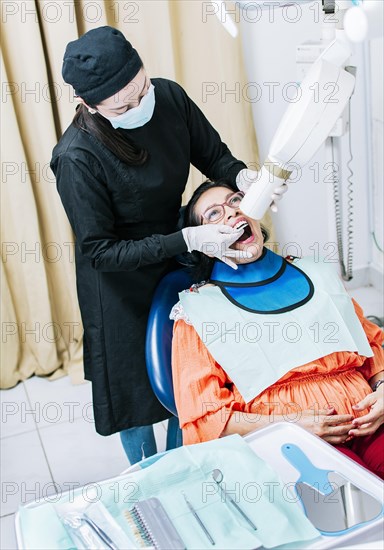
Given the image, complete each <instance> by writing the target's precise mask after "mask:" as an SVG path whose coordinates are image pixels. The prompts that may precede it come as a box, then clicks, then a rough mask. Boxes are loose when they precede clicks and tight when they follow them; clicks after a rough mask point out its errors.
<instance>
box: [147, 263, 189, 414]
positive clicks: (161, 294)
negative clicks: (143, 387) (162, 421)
mask: <svg viewBox="0 0 384 550" xmlns="http://www.w3.org/2000/svg"><path fill="white" fill-rule="evenodd" d="M191 284H192V280H191V276H190V274H189V273H188V272H187V270H186V269H178V270H176V271H171V272H170V273H167V275H165V277H163V279H162V280H161V281H160V283H159V285H158V287H157V289H156V291H155V294H154V296H153V300H152V306H151V309H150V312H149V317H148V325H147V334H146V342H145V357H146V363H147V371H148V376H149V381H150V383H151V386H152V389H153V391H154V393H155V395H156V397H157V398H158V400H159V401H160V403H161V404H162V405H163V406H164V407H165V408H166V409H168V410H169V411H170V412H171V413H172V414H174V415H175V416H177V411H176V405H175V398H174V393H173V383H172V364H171V355H172V331H173V321H171V319H170V318H169V314H170V312H171V309H172V306H174V305H175V304H176V302H178V300H179V296H178V293H179V292H181V291H182V290H184V289H185V288H189V287H190V286H191Z"/></svg>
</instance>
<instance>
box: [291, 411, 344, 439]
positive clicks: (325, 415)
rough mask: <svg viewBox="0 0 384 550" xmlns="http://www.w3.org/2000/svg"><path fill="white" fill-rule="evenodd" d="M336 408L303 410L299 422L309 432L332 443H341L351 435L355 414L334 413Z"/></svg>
mask: <svg viewBox="0 0 384 550" xmlns="http://www.w3.org/2000/svg"><path fill="white" fill-rule="evenodd" d="M334 412H335V409H334V408H333V407H330V408H329V409H320V410H312V409H309V410H305V411H302V413H301V417H300V420H298V424H299V425H300V426H302V427H303V428H305V429H306V430H307V431H308V432H311V433H312V434H314V435H317V436H319V437H321V438H322V439H324V441H327V442H328V443H331V444H332V445H340V444H342V443H345V442H346V440H347V439H350V437H351V433H350V432H351V429H352V427H353V423H352V421H353V416H352V415H351V414H334Z"/></svg>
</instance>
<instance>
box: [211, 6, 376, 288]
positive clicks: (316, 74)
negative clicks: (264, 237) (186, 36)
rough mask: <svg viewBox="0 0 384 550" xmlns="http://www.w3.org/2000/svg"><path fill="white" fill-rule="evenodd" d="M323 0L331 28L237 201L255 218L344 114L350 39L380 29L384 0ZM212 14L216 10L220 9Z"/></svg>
mask: <svg viewBox="0 0 384 550" xmlns="http://www.w3.org/2000/svg"><path fill="white" fill-rule="evenodd" d="M308 2H312V3H313V0H295V1H293V0H291V1H288V0H277V1H276V0H253V1H252V2H250V1H248V2H245V1H244V0H240V1H238V2H237V4H238V5H239V6H240V7H242V6H243V7H244V6H247V7H248V8H249V6H251V4H253V5H255V7H257V8H258V9H267V8H270V7H271V6H273V7H280V8H285V7H288V6H290V5H292V4H304V3H308ZM212 4H214V5H215V7H216V8H218V7H220V9H221V10H222V9H224V10H225V4H224V2H223V1H222V0H221V1H219V2H218V1H212ZM322 4H323V11H324V12H325V14H329V13H332V14H333V21H335V28H334V33H333V36H332V39H331V40H330V41H329V42H328V45H327V46H326V47H325V49H324V50H323V52H322V53H321V55H320V56H319V57H318V58H317V59H316V60H315V62H314V63H313V65H312V66H311V68H310V69H309V71H308V72H307V74H306V76H305V77H304V79H303V80H302V82H301V83H300V92H301V93H300V96H299V98H298V101H296V102H295V103H291V104H290V106H289V107H288V109H287V110H286V112H285V115H284V116H283V118H282V120H281V123H280V125H279V127H278V129H277V132H276V134H275V136H274V138H273V140H272V143H271V145H270V148H269V153H268V158H267V159H266V160H265V162H264V165H263V166H262V168H261V170H260V173H259V178H258V180H257V181H256V182H255V183H254V184H253V185H252V186H251V188H250V189H249V191H248V192H247V194H246V196H245V197H244V199H243V201H242V203H241V208H242V210H243V212H244V213H245V214H246V215H248V216H250V217H251V218H254V219H260V218H262V216H263V215H264V214H265V212H266V210H267V209H268V207H269V205H270V203H271V195H272V194H273V191H274V189H276V188H278V187H280V186H281V185H282V184H283V183H284V182H289V178H290V175H291V173H292V171H293V169H292V166H295V167H297V166H299V167H302V166H304V165H305V164H307V163H308V162H309V161H310V160H311V158H312V157H313V156H314V155H315V153H316V152H317V151H318V149H319V148H320V147H321V145H322V144H323V143H324V142H325V140H326V139H327V137H328V136H330V135H332V134H331V132H332V129H333V128H334V126H335V124H336V122H337V121H338V120H339V119H340V117H342V116H343V113H344V111H345V110H346V108H347V105H348V102H349V100H350V98H351V96H352V94H353V91H354V87H355V67H349V66H348V61H349V58H350V56H351V54H352V49H351V41H352V42H360V41H362V40H365V39H367V38H373V37H375V36H379V35H380V34H382V32H383V31H382V21H383V5H384V1H377V0H322ZM216 14H217V15H219V11H218V10H216ZM221 21H222V23H223V24H224V26H225V27H226V29H227V30H228V32H229V33H230V34H231V35H232V36H236V35H237V27H236V25H235V24H234V22H233V20H231V19H230V18H229V17H228V14H226V17H224V18H222V17H221ZM328 27H329V25H328ZM331 85H332V86H333V90H332V94H331V95H332V100H330V86H331ZM315 90H316V93H315ZM290 167H291V169H290ZM344 275H345V274H344ZM347 278H351V277H347Z"/></svg>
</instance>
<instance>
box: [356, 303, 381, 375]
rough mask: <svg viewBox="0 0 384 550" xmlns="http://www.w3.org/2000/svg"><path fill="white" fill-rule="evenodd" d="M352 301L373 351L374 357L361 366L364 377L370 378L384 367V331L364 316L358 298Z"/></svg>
mask: <svg viewBox="0 0 384 550" xmlns="http://www.w3.org/2000/svg"><path fill="white" fill-rule="evenodd" d="M352 302H353V305H354V307H355V311H356V314H357V316H358V318H359V320H360V323H361V324H362V326H363V329H364V332H365V334H366V335H367V338H368V342H369V345H370V346H371V348H372V352H373V357H368V358H367V359H366V360H365V361H364V364H363V365H362V366H361V372H362V374H363V376H364V378H365V379H366V380H369V379H370V378H372V376H375V374H377V373H378V372H381V371H382V370H383V369H384V350H383V341H384V332H383V331H382V330H381V328H380V327H378V326H377V325H375V324H374V323H371V321H368V319H366V318H365V317H364V313H363V309H362V307H361V306H360V305H359V304H358V303H357V302H356V300H354V299H353V298H352Z"/></svg>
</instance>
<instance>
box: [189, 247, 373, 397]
mask: <svg viewBox="0 0 384 550" xmlns="http://www.w3.org/2000/svg"><path fill="white" fill-rule="evenodd" d="M270 254H273V253H270ZM270 254H269V253H268V254H265V255H264V256H263V258H268V259H269V257H270ZM273 256H277V255H275V254H273ZM277 258H279V257H278V256H277ZM268 261H269V260H268ZM283 261H284V260H283ZM262 264H263V262H261V263H259V265H260V266H262ZM255 265H256V267H257V265H258V264H257V262H255ZM255 265H252V264H246V265H243V266H241V267H242V270H241V271H240V272H239V274H238V273H237V271H239V270H237V271H234V270H233V273H231V280H230V281H228V280H227V277H226V280H225V281H223V280H219V278H221V277H220V275H221V274H222V273H220V270H216V271H215V270H213V272H212V275H213V276H212V279H211V280H214V281H215V282H216V281H217V283H216V284H218V285H220V286H209V285H208V286H205V287H201V288H199V289H198V291H197V292H196V291H194V292H192V291H184V292H182V293H180V295H179V296H180V302H181V304H182V306H183V308H184V310H185V312H186V314H187V316H188V318H189V319H190V321H191V323H192V325H193V326H194V328H195V330H196V331H197V333H198V334H199V336H200V338H201V340H202V341H203V343H204V344H205V345H206V346H207V348H208V350H209V352H210V353H211V355H212V356H213V358H214V359H215V360H216V361H217V363H218V364H219V365H220V366H221V367H222V368H223V370H224V371H225V372H226V373H227V375H228V376H229V377H230V378H231V380H232V381H233V382H234V383H235V384H236V386H237V388H238V390H239V392H240V393H241V395H242V397H243V399H244V401H245V402H246V403H248V402H249V401H251V400H252V399H254V398H255V397H257V396H258V395H259V394H260V393H261V392H262V391H264V390H265V389H266V388H268V387H269V386H271V385H272V384H274V383H275V382H276V381H277V380H279V379H280V378H281V377H282V376H284V375H285V374H286V373H287V372H289V371H290V370H291V369H293V368H295V367H299V366H301V365H304V364H306V363H309V362H310V361H314V360H315V359H319V358H320V357H324V356H326V355H329V354H330V353H334V352H337V351H351V352H357V353H359V355H363V356H365V357H372V356H373V353H372V350H371V347H370V346H369V343H368V340H367V337H366V335H365V332H364V330H363V328H362V326H361V323H360V321H359V319H358V317H357V315H356V313H355V309H354V307H353V303H352V300H351V298H350V297H349V296H348V294H347V293H346V291H345V289H344V287H343V285H342V283H341V281H340V279H339V277H338V275H337V273H335V271H334V269H333V267H332V266H330V265H329V264H328V263H326V262H324V261H322V260H321V261H319V262H316V263H315V262H314V261H313V260H312V259H310V258H303V259H301V260H296V261H295V263H294V265H293V266H290V267H292V268H298V269H296V270H295V273H293V271H292V274H293V278H296V285H295V284H291V281H288V279H286V280H285V283H284V285H280V286H279V285H278V284H276V281H278V279H279V274H278V271H277V276H276V271H275V267H276V266H277V265H278V263H277V261H276V260H275V259H274V258H273V259H272V261H271V263H270V265H273V266H274V267H273V268H272V269H271V273H272V275H271V276H269V277H268V276H267V277H266V278H263V276H261V277H257V269H255ZM281 265H283V264H282V263H281ZM248 266H251V269H252V270H253V271H252V272H253V274H254V275H256V280H255V277H248V275H247V274H246V269H247V267H248ZM298 271H299V272H300V274H301V275H300V274H299V275H297V272H298ZM260 272H264V274H265V269H263V270H261V269H260ZM286 272H287V268H285V269H284V270H282V273H283V274H285V277H286ZM225 274H226V275H227V272H225ZM218 276H219V278H218ZM215 277H216V278H215ZM271 278H273V281H272V283H273V285H275V289H274V293H276V294H279V293H280V294H284V292H285V296H284V295H283V296H281V295H280V296H279V295H277V296H276V298H274V297H273V292H270V283H271V281H269V280H270V279H271ZM251 279H253V281H252V280H251ZM268 281H269V282H268ZM255 283H256V284H255ZM298 285H300V287H301V288H300V289H298V288H297V286H298ZM305 285H307V288H306V287H305ZM238 289H240V290H241V292H239V290H238ZM255 289H256V292H255ZM263 290H264V292H265V294H267V293H268V294H269V295H270V297H271V299H270V298H268V300H267V299H265V297H263ZM234 291H235V292H234ZM236 292H237V294H236ZM252 293H255V294H256V293H257V295H258V299H257V300H255V298H254V297H252ZM268 304H269V306H268ZM271 304H272V307H271ZM263 308H264V309H263Z"/></svg>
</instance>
